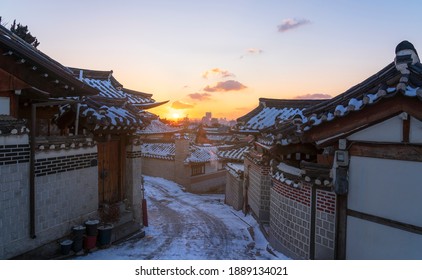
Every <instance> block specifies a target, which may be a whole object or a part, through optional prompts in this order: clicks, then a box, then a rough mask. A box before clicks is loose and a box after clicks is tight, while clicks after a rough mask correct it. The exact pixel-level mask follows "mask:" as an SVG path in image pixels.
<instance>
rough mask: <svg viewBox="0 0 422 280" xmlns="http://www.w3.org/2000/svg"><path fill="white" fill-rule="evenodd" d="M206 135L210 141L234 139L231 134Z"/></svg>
mask: <svg viewBox="0 0 422 280" xmlns="http://www.w3.org/2000/svg"><path fill="white" fill-rule="evenodd" d="M205 136H206V137H207V139H208V140H210V141H230V140H231V139H232V136H231V135H221V134H206V135H205Z"/></svg>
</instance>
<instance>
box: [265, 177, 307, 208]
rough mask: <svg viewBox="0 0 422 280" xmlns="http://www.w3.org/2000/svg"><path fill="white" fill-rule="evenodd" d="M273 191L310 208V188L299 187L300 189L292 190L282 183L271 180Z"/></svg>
mask: <svg viewBox="0 0 422 280" xmlns="http://www.w3.org/2000/svg"><path fill="white" fill-rule="evenodd" d="M273 189H274V191H276V192H278V193H279V194H281V195H283V196H285V197H287V198H289V199H291V200H294V201H297V202H300V203H302V204H304V205H306V206H308V207H310V206H311V193H312V192H311V188H310V187H305V186H303V187H301V188H297V189H296V188H293V187H291V186H288V185H286V184H284V183H281V182H280V181H278V180H275V179H273Z"/></svg>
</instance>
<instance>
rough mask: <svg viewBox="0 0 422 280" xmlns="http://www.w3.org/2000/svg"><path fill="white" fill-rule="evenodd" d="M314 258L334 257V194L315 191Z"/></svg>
mask: <svg viewBox="0 0 422 280" xmlns="http://www.w3.org/2000/svg"><path fill="white" fill-rule="evenodd" d="M316 195H317V198H316V202H317V205H316V208H317V209H316V226H315V259H319V260H322V259H324V260H325V259H334V244H335V225H336V224H335V220H336V219H335V218H336V213H335V209H336V195H335V194H334V193H333V192H329V191H323V190H317V191H316Z"/></svg>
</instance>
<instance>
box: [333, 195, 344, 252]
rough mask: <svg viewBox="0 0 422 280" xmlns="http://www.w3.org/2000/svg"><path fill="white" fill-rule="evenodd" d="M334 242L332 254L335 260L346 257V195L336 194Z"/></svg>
mask: <svg viewBox="0 0 422 280" xmlns="http://www.w3.org/2000/svg"><path fill="white" fill-rule="evenodd" d="M336 208H337V209H336V237H335V238H336V242H335V248H334V254H335V257H334V258H335V259H336V260H345V259H346V237H347V236H346V235H347V195H337V196H336Z"/></svg>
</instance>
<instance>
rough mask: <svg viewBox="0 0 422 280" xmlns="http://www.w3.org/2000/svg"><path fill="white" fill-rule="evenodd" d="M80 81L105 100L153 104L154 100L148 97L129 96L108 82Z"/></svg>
mask: <svg viewBox="0 0 422 280" xmlns="http://www.w3.org/2000/svg"><path fill="white" fill-rule="evenodd" d="M82 81H83V82H84V83H86V84H88V85H90V86H92V87H94V88H96V89H98V90H100V96H103V97H107V98H117V99H125V100H127V102H129V103H131V104H134V105H137V104H152V103H154V102H155V100H154V99H152V98H150V97H147V96H145V97H141V96H136V95H134V94H129V93H128V92H125V91H124V90H123V89H121V88H116V87H114V86H113V84H112V83H111V81H110V80H100V79H92V78H82Z"/></svg>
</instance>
